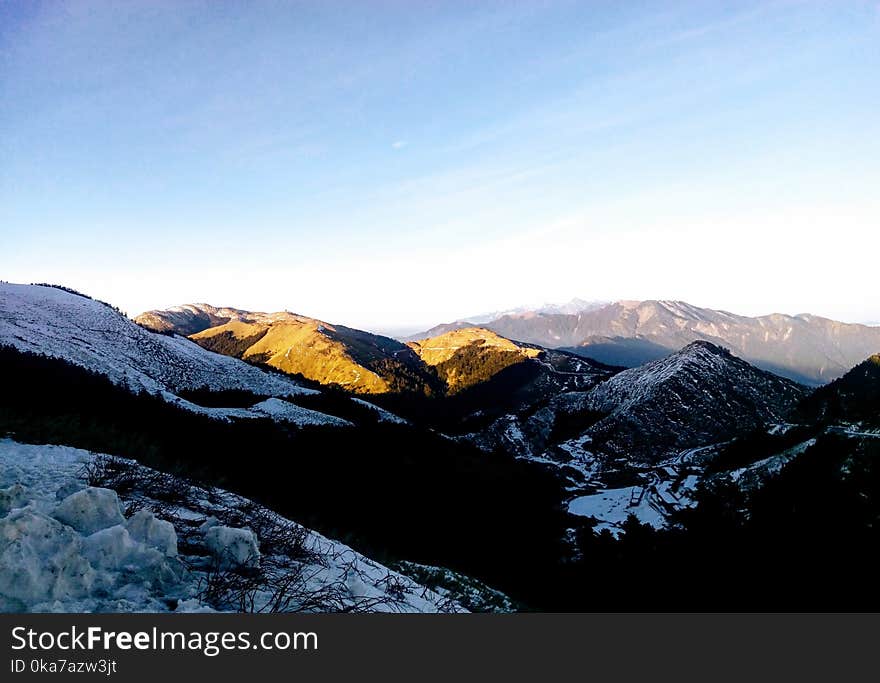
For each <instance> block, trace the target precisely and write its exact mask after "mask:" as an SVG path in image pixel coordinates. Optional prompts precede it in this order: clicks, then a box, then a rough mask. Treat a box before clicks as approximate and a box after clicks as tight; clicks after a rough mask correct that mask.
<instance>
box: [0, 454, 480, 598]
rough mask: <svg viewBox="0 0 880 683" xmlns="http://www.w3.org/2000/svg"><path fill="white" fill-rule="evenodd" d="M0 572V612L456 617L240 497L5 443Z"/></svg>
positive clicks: (337, 546)
mask: <svg viewBox="0 0 880 683" xmlns="http://www.w3.org/2000/svg"><path fill="white" fill-rule="evenodd" d="M89 484H92V485H91V486H89ZM114 487H117V488H119V489H120V490H119V493H117V491H115V490H113V489H114ZM0 565H2V566H3V571H2V572H0V611H4V612H9V611H15V612H23V611H36V612H47V611H48V612H96V611H113V612H132V611H150V612H167V611H176V612H193V611H214V610H220V611H241V610H245V611H258V612H266V611H310V612H317V611H357V612H364V611H366V612H371V611H394V612H437V611H446V612H450V611H451V612H456V611H463V610H462V609H461V607H459V606H458V604H457V603H455V602H454V601H452V600H451V599H450V598H448V597H444V596H442V595H440V594H438V593H436V592H434V591H431V590H429V589H427V588H425V587H424V586H422V585H420V584H418V583H416V582H415V581H413V580H412V579H409V578H407V577H406V576H404V575H402V574H400V573H398V572H394V571H391V570H389V569H387V568H386V567H383V566H382V565H380V564H378V563H376V562H374V561H372V560H370V559H368V558H366V557H364V556H363V555H360V554H359V553H357V552H355V551H354V550H352V549H351V548H349V547H347V546H345V545H343V544H341V543H338V542H336V541H332V540H329V539H327V538H325V537H323V536H321V535H320V534H317V533H315V532H313V531H310V530H308V529H305V528H304V527H301V526H300V525H298V524H296V523H294V522H290V521H289V520H286V519H284V518H282V517H280V516H278V515H276V514H275V513H273V512H271V511H270V510H267V509H266V508H263V507H262V506H259V505H257V504H255V503H253V502H252V501H249V500H247V499H245V498H242V497H240V496H237V495H233V494H231V493H228V492H225V491H222V490H219V489H211V490H208V489H203V488H200V487H197V486H194V485H191V484H190V483H188V482H185V481H183V480H181V479H178V478H175V477H173V476H171V475H165V474H161V473H159V472H156V471H155V470H151V469H148V468H145V467H142V466H140V465H137V464H136V463H134V462H133V461H130V460H123V459H117V458H112V457H110V456H105V455H96V454H94V453H90V452H88V451H83V450H79V449H74V448H68V447H63V446H33V445H24V444H20V443H17V442H15V441H11V440H9V439H4V440H0Z"/></svg>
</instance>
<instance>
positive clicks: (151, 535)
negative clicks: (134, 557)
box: [125, 510, 177, 557]
mask: <svg viewBox="0 0 880 683" xmlns="http://www.w3.org/2000/svg"><path fill="white" fill-rule="evenodd" d="M125 528H126V530H127V531H128V533H129V534H130V535H131V537H132V538H133V539H135V540H136V541H140V542H141V543H145V544H146V545H149V546H151V547H153V548H156V549H157V550H160V551H162V554H164V555H166V556H167V557H177V532H175V531H174V525H173V524H172V523H171V522H168V521H165V520H164V519H157V518H156V515H154V514H153V513H152V512H149V511H148V510H138V511H137V512H135V513H134V514H133V515H132V516H131V517H130V518H129V519H128V521H126V522H125Z"/></svg>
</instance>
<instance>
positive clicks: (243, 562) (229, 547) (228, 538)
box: [205, 526, 260, 569]
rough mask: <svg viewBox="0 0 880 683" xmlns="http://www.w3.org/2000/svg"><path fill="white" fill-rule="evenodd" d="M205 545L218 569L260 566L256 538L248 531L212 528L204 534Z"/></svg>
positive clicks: (224, 527)
mask: <svg viewBox="0 0 880 683" xmlns="http://www.w3.org/2000/svg"><path fill="white" fill-rule="evenodd" d="M205 545H206V546H207V547H208V550H210V551H211V554H212V555H213V556H214V558H215V559H216V560H217V562H218V563H219V567H220V569H234V568H236V567H246V568H255V567H257V566H259V564H260V548H259V546H258V544H257V537H256V536H254V532H253V531H251V530H250V529H235V528H232V527H228V526H212V527H211V528H209V529H208V530H207V531H206V532H205Z"/></svg>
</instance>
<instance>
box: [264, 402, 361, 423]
mask: <svg viewBox="0 0 880 683" xmlns="http://www.w3.org/2000/svg"><path fill="white" fill-rule="evenodd" d="M250 410H251V412H254V413H260V414H261V415H262V416H268V417H271V418H273V419H276V420H283V421H285V422H292V423H293V424H295V425H298V426H300V427H303V426H307V425H334V426H336V427H353V426H354V425H353V424H352V423H351V422H349V421H348V420H343V419H342V418H341V417H334V416H332V415H325V414H324V413H319V412H318V411H316V410H309V409H308V408H301V407H300V406H297V405H294V404H293V403H290V402H288V401H282V400H281V399H280V398H270V399H266V400H265V401H262V402H260V403H257V404H256V405H255V406H252V407H251V408H250Z"/></svg>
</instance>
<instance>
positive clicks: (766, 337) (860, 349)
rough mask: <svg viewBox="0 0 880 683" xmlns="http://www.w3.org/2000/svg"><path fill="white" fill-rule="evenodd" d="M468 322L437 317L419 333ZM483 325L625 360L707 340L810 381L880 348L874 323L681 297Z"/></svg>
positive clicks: (633, 362) (532, 314)
mask: <svg viewBox="0 0 880 683" xmlns="http://www.w3.org/2000/svg"><path fill="white" fill-rule="evenodd" d="M467 326H469V325H468V323H463V322H455V323H449V324H446V325H438V326H436V327H434V328H432V329H431V330H429V331H427V332H425V333H423V335H420V336H426V337H427V336H438V335H440V334H443V333H445V332H449V331H451V330H454V329H459V328H461V327H467ZM483 327H485V328H487V329H489V330H492V331H493V332H496V333H497V334H500V335H501V336H503V337H507V338H508V339H514V340H517V341H522V342H525V343H530V344H538V345H540V346H544V347H547V348H561V349H568V350H570V351H573V352H575V353H578V354H581V355H584V356H587V357H590V358H594V359H595V360H598V361H600V362H603V363H607V364H610V365H623V366H627V367H635V366H638V365H641V364H643V363H646V362H649V361H652V360H657V359H659V358H663V357H664V356H667V355H669V354H670V353H673V352H675V351H677V350H679V349H681V348H683V347H684V346H686V345H687V344H689V343H691V342H694V341H699V340H703V341H709V342H712V343H714V344H718V345H720V346H724V347H726V348H729V349H731V351H732V352H733V353H735V354H736V355H738V356H740V357H742V358H743V359H745V360H747V361H749V362H750V363H753V364H754V365H756V366H758V367H760V368H762V369H765V370H769V371H771V372H775V373H777V374H780V375H782V376H785V377H788V378H790V379H794V380H796V381H799V382H804V383H807V384H812V385H817V384H824V383H826V382H829V381H831V380H833V379H836V378H837V377H840V376H841V375H843V374H844V373H845V372H847V371H848V370H849V369H850V368H851V367H853V366H854V365H856V364H857V363H859V362H861V361H862V360H864V359H865V358H866V357H868V356H870V355H872V354H875V353H877V352H878V351H880V328H877V327H870V326H867V325H859V324H850V323H842V322H838V321H834V320H830V319H828V318H823V317H820V316H815V315H810V314H800V315H794V316H792V315H784V314H771V315H766V316H760V317H755V318H752V317H748V316H742V315H736V314H733V313H729V312H726V311H718V310H713V309H708V308H700V307H697V306H693V305H691V304H688V303H686V302H683V301H660V300H657V301H655V300H648V301H618V302H615V303H612V304H607V305H604V306H600V307H598V308H595V309H592V310H583V311H580V312H578V313H573V314H567V313H547V312H541V311H527V312H520V313H515V314H507V315H503V316H501V317H499V318H497V319H495V320H492V321H487V322H485V323H484V324H483Z"/></svg>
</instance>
